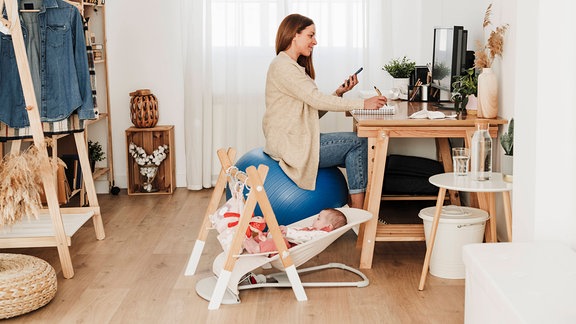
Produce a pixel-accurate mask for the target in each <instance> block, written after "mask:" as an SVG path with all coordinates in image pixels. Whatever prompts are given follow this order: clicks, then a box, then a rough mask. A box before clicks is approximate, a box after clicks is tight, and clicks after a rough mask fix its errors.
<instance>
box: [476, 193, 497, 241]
mask: <svg viewBox="0 0 576 324" xmlns="http://www.w3.org/2000/svg"><path fill="white" fill-rule="evenodd" d="M477 196H478V207H479V208H480V209H482V210H484V211H486V212H487V213H488V216H489V217H490V218H488V222H486V229H485V234H484V237H485V238H486V242H491V243H495V242H497V241H498V239H497V235H496V202H495V199H494V193H493V192H479V193H478V194H477Z"/></svg>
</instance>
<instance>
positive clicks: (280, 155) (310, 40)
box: [262, 14, 387, 208]
mask: <svg viewBox="0 0 576 324" xmlns="http://www.w3.org/2000/svg"><path fill="white" fill-rule="evenodd" d="M315 34H316V28H315V26H314V22H313V21H312V20H311V19H310V18H307V17H304V16H302V15H298V14H292V15H289V16H287V17H286V18H284V20H283V21H282V23H280V26H279V27H278V32H277V34H276V54H277V55H276V57H275V58H274V60H273V61H272V63H271V64H270V67H269V69H268V75H267V78H266V113H265V114H264V118H263V121H262V128H263V130H264V136H265V137H266V145H265V147H264V152H266V153H267V154H268V155H270V156H271V157H272V158H274V159H276V160H278V161H279V163H280V167H281V168H282V170H284V172H285V173H286V174H287V175H288V177H290V179H292V180H293V181H294V182H295V183H296V184H297V185H298V186H299V187H300V188H302V189H306V190H314V189H315V186H316V176H317V173H318V168H325V167H331V166H341V165H344V166H346V174H347V177H348V190H349V193H350V201H349V206H350V207H354V208H362V207H363V204H364V193H365V191H366V185H367V177H368V175H367V173H368V171H367V169H368V167H367V166H368V154H367V140H366V138H359V137H358V136H357V135H356V134H355V133H353V132H340V133H326V134H320V125H319V118H320V117H321V116H322V115H323V114H325V113H326V111H341V112H344V111H348V110H352V109H362V108H364V109H378V108H381V107H382V106H384V105H385V104H386V101H387V98H386V97H384V96H375V97H372V98H369V99H366V100H362V99H345V98H342V95H343V94H344V93H346V92H347V91H349V90H350V89H352V88H354V86H355V85H356V84H357V83H358V79H357V77H356V75H352V76H350V77H349V78H348V79H347V80H346V81H345V82H344V84H342V85H341V86H339V87H338V89H336V91H335V92H334V93H333V94H332V95H327V94H323V93H321V92H319V91H318V87H317V86H316V83H315V82H314V78H315V73H314V65H313V64H312V49H313V48H314V46H315V45H316V37H315Z"/></svg>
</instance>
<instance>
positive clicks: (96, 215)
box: [0, 0, 105, 278]
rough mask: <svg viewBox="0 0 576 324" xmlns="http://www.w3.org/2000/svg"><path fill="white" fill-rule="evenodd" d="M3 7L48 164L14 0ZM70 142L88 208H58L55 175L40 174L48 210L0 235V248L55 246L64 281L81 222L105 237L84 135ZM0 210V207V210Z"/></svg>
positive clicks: (1, 0) (15, 146)
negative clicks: (74, 146) (87, 223)
mask: <svg viewBox="0 0 576 324" xmlns="http://www.w3.org/2000/svg"><path fill="white" fill-rule="evenodd" d="M4 7H5V8H6V13H7V17H8V19H4V18H3V17H1V16H0V23H1V24H2V25H3V29H7V30H9V31H10V34H11V36H12V43H13V46H14V53H15V55H16V62H17V64H18V72H19V75H20V81H21V83H22V91H23V93H24V100H25V103H26V110H27V114H28V118H29V120H30V130H31V133H32V138H33V141H34V145H35V146H36V148H37V149H38V155H39V159H41V161H42V163H46V164H49V163H50V160H49V159H50V157H49V156H48V150H47V148H46V141H45V135H44V132H43V130H42V122H41V119H40V113H39V111H38V107H37V101H36V95H35V93H34V85H33V82H32V77H31V74H30V66H29V65H28V58H27V55H26V47H25V44H24V38H23V36H22V30H21V28H20V17H19V15H18V3H17V0H0V12H2V10H3V9H4ZM74 140H75V142H76V148H77V150H78V156H79V159H80V165H81V168H82V178H83V181H84V185H85V187H86V192H87V196H88V206H81V207H60V206H59V203H58V195H57V192H56V186H55V184H56V174H55V172H42V174H41V178H42V185H43V187H44V193H45V196H46V201H47V206H48V208H47V209H42V210H41V213H40V216H39V218H38V219H36V220H34V219H32V218H33V217H31V219H32V220H31V221H29V222H26V221H23V222H20V223H18V224H15V225H14V226H13V227H12V229H11V230H9V231H6V232H3V233H0V248H22V247H49V246H55V247H56V248H57V250H58V256H59V258H60V263H61V266H62V273H63V276H64V278H72V277H73V276H74V268H73V266H72V259H71V256H70V250H69V246H70V245H71V236H72V235H74V233H75V232H76V231H77V230H78V229H80V227H81V226H82V225H83V224H84V223H85V222H87V221H88V220H89V219H92V221H93V224H94V230H95V232H96V238H97V239H98V240H102V239H104V237H105V233H104V225H103V223H102V216H101V214H100V207H99V205H98V198H97V195H96V189H95V186H94V180H93V178H92V174H91V173H90V163H89V160H88V150H87V148H86V144H85V143H86V139H85V135H84V132H78V133H74ZM21 142H22V140H21V139H16V140H13V141H12V147H11V153H17V152H19V150H20V146H21ZM53 158H57V156H56V152H55V150H53ZM0 208H2V207H1V206H0Z"/></svg>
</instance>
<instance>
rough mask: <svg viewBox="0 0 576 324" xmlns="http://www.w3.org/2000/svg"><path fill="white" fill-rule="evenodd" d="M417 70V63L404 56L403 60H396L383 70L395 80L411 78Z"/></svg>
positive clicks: (386, 65) (391, 61)
mask: <svg viewBox="0 0 576 324" xmlns="http://www.w3.org/2000/svg"><path fill="white" fill-rule="evenodd" d="M415 68H416V62H414V61H411V60H410V59H408V58H406V56H404V57H403V58H402V59H399V58H395V59H392V60H390V62H388V64H385V65H384V67H383V68H382V70H385V71H386V72H388V73H389V74H390V75H391V76H392V77H393V78H395V79H404V78H409V77H410V74H412V72H414V69H415Z"/></svg>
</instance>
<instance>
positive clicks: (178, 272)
mask: <svg viewBox="0 0 576 324" xmlns="http://www.w3.org/2000/svg"><path fill="white" fill-rule="evenodd" d="M211 193H212V191H211V190H210V189H206V190H202V191H188V190H186V189H184V188H179V189H177V190H176V191H175V193H174V194H173V195H148V196H128V195H126V192H125V191H123V192H121V193H120V195H118V196H112V195H99V202H100V206H101V210H102V215H103V219H104V222H105V230H106V238H105V239H104V240H103V241H97V240H96V238H95V235H94V228H93V226H92V223H91V222H88V223H86V225H84V227H83V228H81V229H80V231H79V232H78V233H76V235H75V236H73V238H72V246H71V254H72V262H73V265H74V270H75V276H74V277H73V278H72V279H64V278H63V277H62V273H61V269H60V262H59V259H58V254H57V251H56V248H33V249H9V250H6V249H4V250H0V252H3V253H22V254H29V255H34V256H37V257H40V258H42V259H44V260H46V261H48V262H49V263H50V264H51V265H52V266H53V267H54V268H55V269H56V272H57V273H58V292H57V294H56V297H55V298H54V299H53V300H52V301H51V302H50V303H49V304H48V305H46V306H44V307H42V308H40V309H38V310H36V311H34V312H31V313H28V314H26V315H21V316H19V317H16V318H13V319H8V320H4V321H3V323H6V324H8V323H99V324H102V323H332V324H334V323H443V324H444V323H462V322H463V319H464V280H448V279H441V278H437V277H434V276H430V275H429V277H428V280H427V282H426V289H425V290H424V291H418V288H417V287H418V281H419V278H420V271H421V269H422V263H423V260H424V254H425V243H424V242H390V243H385V242H378V243H377V244H376V249H375V255H374V262H373V267H372V269H369V270H363V272H364V273H365V274H366V275H367V276H368V278H369V279H370V285H369V286H368V287H365V288H355V287H354V288H344V287H339V288H306V293H307V295H308V301H306V302H298V301H297V300H296V299H295V297H294V294H293V292H292V290H291V289H289V288H261V289H253V290H245V291H242V292H241V293H240V298H241V300H242V302H241V303H240V304H236V305H222V306H221V307H220V309H219V310H213V311H208V309H207V307H208V302H207V301H205V300H204V299H202V298H200V297H199V296H198V295H197V294H196V291H195V284H196V282H197V281H198V279H200V278H204V277H207V276H210V275H211V264H212V261H213V259H214V257H215V256H216V255H217V254H218V253H219V252H220V246H219V244H218V242H217V240H216V238H215V235H214V234H212V233H211V234H210V236H209V239H208V240H207V242H206V246H205V248H204V253H203V255H202V257H201V259H200V264H199V266H198V270H197V271H196V275H195V276H192V277H186V276H184V268H185V266H186V264H187V262H188V257H189V254H190V252H191V251H192V248H193V246H194V243H195V240H196V235H197V233H198V227H199V226H200V224H201V220H202V217H203V215H204V212H205V208H206V206H207V204H208V200H209V199H210V195H211ZM416 214H417V212H416ZM359 259H360V257H359V250H358V249H356V235H355V234H354V233H353V232H352V231H349V232H348V233H346V234H344V235H343V236H342V237H340V238H339V239H338V240H337V241H336V242H334V244H332V245H331V246H330V247H329V248H328V249H327V250H325V251H324V252H323V253H321V254H319V255H318V256H316V257H315V258H313V259H312V260H311V261H309V262H308V263H307V264H306V265H317V264H324V263H328V262H341V263H345V264H348V265H351V266H354V267H357V266H358V264H359ZM306 265H305V266H306ZM346 276H347V275H343V274H342V273H340V272H338V271H337V270H329V271H327V272H325V273H322V274H318V273H316V274H310V275H307V276H304V277H303V278H302V280H303V281H306V280H316V279H321V280H323V279H326V280H338V279H339V278H344V277H346ZM352 279H355V278H348V279H345V280H352Z"/></svg>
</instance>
